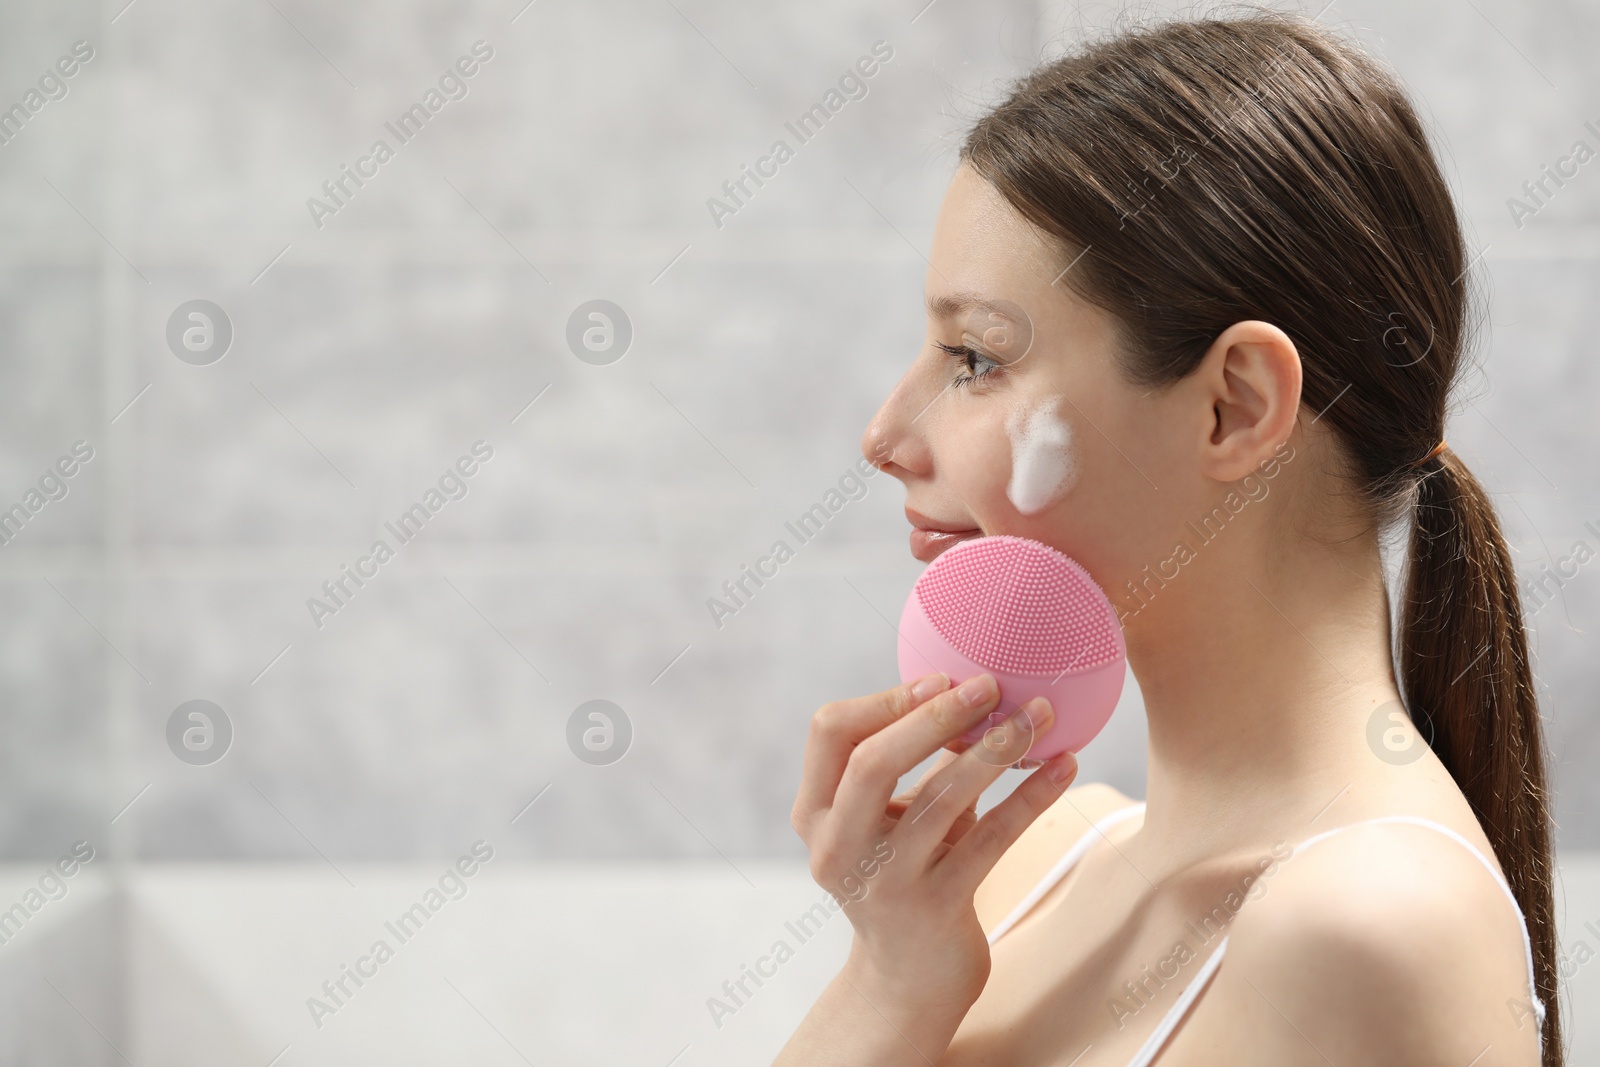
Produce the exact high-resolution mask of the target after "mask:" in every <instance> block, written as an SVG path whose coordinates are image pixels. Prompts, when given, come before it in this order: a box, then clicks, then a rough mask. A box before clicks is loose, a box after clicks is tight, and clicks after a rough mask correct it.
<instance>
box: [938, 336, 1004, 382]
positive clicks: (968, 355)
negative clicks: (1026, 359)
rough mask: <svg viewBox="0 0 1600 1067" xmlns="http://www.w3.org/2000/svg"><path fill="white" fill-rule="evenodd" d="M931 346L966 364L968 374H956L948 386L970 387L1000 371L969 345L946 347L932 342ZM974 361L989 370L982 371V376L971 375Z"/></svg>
mask: <svg viewBox="0 0 1600 1067" xmlns="http://www.w3.org/2000/svg"><path fill="white" fill-rule="evenodd" d="M933 346H934V347H935V348H937V349H939V350H941V351H943V352H948V353H949V354H950V355H951V356H954V357H955V358H957V359H959V360H961V361H962V362H963V363H965V364H966V366H967V370H968V373H966V374H958V375H956V376H955V378H954V379H952V380H951V383H950V384H951V385H954V386H956V387H957V388H964V387H966V386H968V385H971V384H972V383H973V382H976V381H982V380H983V379H985V378H988V377H989V376H990V375H992V374H994V373H995V372H996V371H998V370H999V369H1000V364H998V363H996V362H995V361H994V360H992V359H990V358H989V357H987V356H985V355H984V354H983V353H982V352H979V351H978V350H977V349H975V348H973V347H972V346H971V345H947V344H942V343H940V342H938V341H935V342H933ZM975 359H976V360H980V361H982V362H984V363H987V364H989V369H988V370H986V371H984V372H983V373H982V374H976V373H972V371H973V369H974V368H973V366H972V363H973V360H975Z"/></svg>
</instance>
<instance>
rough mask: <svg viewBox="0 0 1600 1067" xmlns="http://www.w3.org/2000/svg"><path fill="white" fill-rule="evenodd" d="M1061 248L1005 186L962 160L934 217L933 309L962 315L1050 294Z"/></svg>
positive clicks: (934, 313)
mask: <svg viewBox="0 0 1600 1067" xmlns="http://www.w3.org/2000/svg"><path fill="white" fill-rule="evenodd" d="M1059 258H1060V251H1059V250H1058V249H1056V248H1055V247H1054V246H1053V242H1051V241H1050V240H1049V238H1048V237H1047V236H1046V235H1045V234H1044V233H1042V232H1041V231H1040V230H1039V229H1038V228H1037V227H1036V226H1034V225H1033V224H1032V223H1031V222H1029V221H1028V220H1027V219H1025V218H1023V217H1022V216H1021V215H1020V214H1019V213H1018V212H1017V210H1016V209H1015V208H1013V207H1012V206H1011V204H1010V203H1009V202H1007V200H1006V199H1005V197H1003V196H1001V195H1000V192H999V190H997V189H995V187H994V186H993V185H991V184H989V182H988V181H987V180H986V179H985V178H984V177H983V176H982V175H980V174H979V173H978V172H977V171H976V170H974V169H973V168H972V167H971V165H970V164H967V163H962V164H961V165H960V166H959V167H958V168H957V169H956V173H955V175H954V176H953V177H952V178H951V180H950V186H949V188H948V189H946V190H945V195H944V200H943V202H942V203H941V204H940V207H939V217H938V220H937V221H936V222H935V223H934V228H933V244H932V247H931V249H930V252H929V256H928V274H927V282H926V286H925V288H926V292H927V306H928V314H929V315H931V316H933V317H935V318H952V319H959V318H963V317H965V316H968V315H970V314H972V313H973V312H975V311H976V312H983V311H986V310H991V309H992V307H993V305H994V304H995V302H997V301H1002V300H1004V301H1009V302H1011V303H1012V304H1017V303H1022V304H1025V305H1026V304H1027V303H1028V299H1025V298H1031V299H1038V298H1040V297H1042V296H1044V295H1045V292H1046V291H1047V290H1048V288H1049V285H1050V282H1051V280H1052V279H1053V278H1054V276H1055V274H1056V270H1054V269H1053V264H1054V263H1055V261H1056V260H1057V259H1059Z"/></svg>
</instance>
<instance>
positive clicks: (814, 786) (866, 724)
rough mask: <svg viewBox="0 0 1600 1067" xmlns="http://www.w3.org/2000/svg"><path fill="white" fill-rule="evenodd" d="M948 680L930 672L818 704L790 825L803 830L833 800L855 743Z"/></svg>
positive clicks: (935, 692)
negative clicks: (909, 680) (864, 693)
mask: <svg viewBox="0 0 1600 1067" xmlns="http://www.w3.org/2000/svg"><path fill="white" fill-rule="evenodd" d="M949 685H950V679H949V678H948V677H947V676H945V675H944V674H937V673H936V674H930V675H927V676H925V677H922V678H919V679H917V680H916V681H915V682H913V683H911V684H909V685H897V686H895V687H894V688H893V689H885V690H883V691H882V692H881V693H873V694H870V695H868V696H863V697H853V698H851V699H849V700H836V701H833V702H832V703H828V704H824V705H823V706H822V707H820V708H818V709H817V712H816V714H815V715H813V716H811V728H810V732H809V734H808V735H807V737H806V753H805V759H804V760H803V761H802V763H801V770H800V789H799V792H798V794H797V796H796V797H795V802H794V811H793V812H792V813H791V815H790V822H791V823H793V824H794V827H795V829H796V830H800V831H801V832H802V834H803V833H804V832H805V829H806V828H808V827H809V826H810V824H811V822H812V821H813V819H814V818H815V817H816V815H817V813H819V812H822V811H826V810H827V809H828V808H830V807H832V806H833V803H834V795H835V793H836V792H837V791H838V788H839V780H840V779H841V778H842V777H843V776H844V771H845V767H846V766H847V765H848V763H849V760H850V754H851V753H852V752H854V751H855V748H856V746H857V745H858V744H860V743H861V742H862V741H863V740H865V739H866V738H868V737H871V736H873V735H874V734H876V733H877V732H878V731H880V730H882V729H883V728H884V727H886V726H888V725H889V724H890V723H893V722H896V721H897V720H899V719H901V718H903V717H904V716H905V715H906V714H908V713H909V712H911V711H912V710H914V709H915V708H917V707H919V706H921V705H922V704H923V703H924V702H926V701H927V700H929V699H930V698H932V697H934V696H937V695H938V694H939V693H942V692H944V691H945V690H946V689H948V688H949Z"/></svg>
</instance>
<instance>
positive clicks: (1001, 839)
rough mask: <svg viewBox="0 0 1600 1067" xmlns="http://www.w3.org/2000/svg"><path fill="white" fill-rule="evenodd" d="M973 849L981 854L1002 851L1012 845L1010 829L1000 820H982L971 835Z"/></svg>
mask: <svg viewBox="0 0 1600 1067" xmlns="http://www.w3.org/2000/svg"><path fill="white" fill-rule="evenodd" d="M969 836H970V838H971V840H972V847H973V848H975V849H977V850H978V851H979V852H994V851H1002V850H1004V849H1005V847H1006V845H1008V844H1009V843H1010V837H1011V833H1010V827H1009V826H1007V825H1006V824H1005V823H1004V821H1002V820H1000V819H980V820H979V821H978V825H977V826H974V827H973V828H972V831H971V833H970V835H969Z"/></svg>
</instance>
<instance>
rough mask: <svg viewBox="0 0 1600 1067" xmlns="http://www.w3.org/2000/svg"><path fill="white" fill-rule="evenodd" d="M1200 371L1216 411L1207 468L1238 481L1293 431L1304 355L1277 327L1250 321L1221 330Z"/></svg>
mask: <svg viewBox="0 0 1600 1067" xmlns="http://www.w3.org/2000/svg"><path fill="white" fill-rule="evenodd" d="M1197 369H1198V370H1199V372H1200V376H1201V383H1202V385H1203V387H1204V388H1205V390H1206V392H1207V395H1208V398H1209V399H1210V401H1211V410H1212V415H1213V424H1212V427H1211V434H1210V437H1209V439H1208V440H1207V442H1206V446H1205V449H1204V455H1203V470H1204V472H1205V474H1206V475H1207V476H1209V477H1211V478H1214V479H1216V480H1217V481H1219V482H1235V481H1238V480H1239V479H1240V478H1243V477H1244V476H1245V475H1247V474H1249V473H1251V472H1252V471H1254V470H1255V469H1256V467H1257V465H1258V464H1260V463H1261V461H1262V460H1264V459H1266V458H1267V457H1268V456H1270V455H1272V452H1273V450H1274V449H1275V448H1277V447H1278V446H1279V445H1280V444H1282V443H1283V442H1284V441H1287V440H1288V439H1289V435H1290V434H1291V433H1293V432H1294V427H1295V419H1296V417H1297V416H1298V414H1299V411H1300V353H1299V352H1298V351H1297V350H1296V349H1295V347H1294V342H1293V341H1291V340H1289V335H1288V334H1286V333H1284V332H1283V331H1282V330H1280V329H1278V327H1276V326H1274V325H1272V324H1271V323H1270V322H1260V321H1257V320H1255V319H1250V320H1246V321H1244V322H1236V323H1234V324H1233V325H1232V326H1229V327H1228V328H1227V329H1226V330H1223V331H1222V332H1221V333H1220V334H1218V335H1217V339H1216V340H1215V341H1213V342H1212V343H1211V347H1210V348H1209V349H1208V350H1207V351H1206V354H1205V356H1204V357H1203V358H1202V359H1201V361H1200V366H1199V368H1197Z"/></svg>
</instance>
